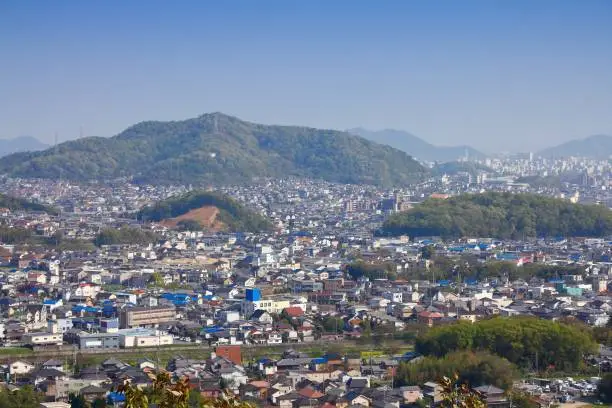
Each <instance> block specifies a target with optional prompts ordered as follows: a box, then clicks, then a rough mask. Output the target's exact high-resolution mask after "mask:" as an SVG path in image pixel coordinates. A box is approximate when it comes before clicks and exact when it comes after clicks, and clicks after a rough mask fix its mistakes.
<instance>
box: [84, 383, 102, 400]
mask: <svg viewBox="0 0 612 408" xmlns="http://www.w3.org/2000/svg"><path fill="white" fill-rule="evenodd" d="M106 392H107V391H106V390H105V389H104V388H102V387H96V386H95V385H88V386H86V387H83V388H81V389H80V390H79V394H80V395H82V396H83V398H85V400H86V401H89V402H93V401H94V400H96V399H104V398H105V397H106Z"/></svg>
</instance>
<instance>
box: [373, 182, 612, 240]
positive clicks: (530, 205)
mask: <svg viewBox="0 0 612 408" xmlns="http://www.w3.org/2000/svg"><path fill="white" fill-rule="evenodd" d="M381 232H382V233H383V234H388V235H401V234H407V235H409V236H412V237H414V236H441V237H445V238H456V237H463V236H477V237H496V238H524V237H555V236H566V237H567V236H597V237H601V236H605V235H608V234H610V233H612V211H610V210H609V209H608V207H607V206H601V205H581V204H573V203H571V202H569V201H566V200H561V199H556V198H550V197H544V196H540V195H535V194H513V193H498V192H487V193H483V194H462V195H459V196H456V197H451V198H449V199H446V200H440V199H429V200H426V201H425V202H423V203H421V204H419V205H418V206H416V207H414V208H412V209H410V210H408V211H405V212H400V213H396V214H392V215H391V216H389V217H388V218H387V220H386V221H385V222H384V224H383V227H382V230H381Z"/></svg>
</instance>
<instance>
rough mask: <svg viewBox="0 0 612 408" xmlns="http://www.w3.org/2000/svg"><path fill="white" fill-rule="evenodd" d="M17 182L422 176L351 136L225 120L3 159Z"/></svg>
mask: <svg viewBox="0 0 612 408" xmlns="http://www.w3.org/2000/svg"><path fill="white" fill-rule="evenodd" d="M0 172H2V173H8V174H10V175H12V176H26V177H40V178H59V177H60V175H63V177H70V178H72V179H76V180H90V179H98V180H104V179H112V178H117V177H128V176H134V177H135V180H136V181H142V182H150V183H154V184H159V183H176V182H181V183H194V184H205V183H226V184H227V183H230V182H236V181H249V180H252V179H253V177H287V176H298V177H307V178H314V179H323V180H328V181H333V182H341V183H352V184H375V185H405V184H407V183H409V182H412V181H414V180H415V179H418V178H420V177H421V176H422V175H423V174H424V173H425V169H424V168H423V167H422V166H421V165H420V164H418V163H417V162H416V161H415V160H414V159H412V158H411V157H410V156H409V155H407V154H406V153H404V152H402V151H400V150H396V149H393V148H391V147H389V146H383V145H379V144H376V143H373V142H371V141H368V140H366V139H364V138H361V137H358V136H353V135H350V134H348V133H346V132H338V131H333V130H320V129H312V128H306V127H295V126H265V125H258V124H254V123H247V122H243V121H241V120H239V119H237V118H234V117H230V116H227V115H223V114H220V113H213V114H206V115H202V116H200V117H197V118H193V119H188V120H184V121H174V122H142V123H139V124H137V125H134V126H132V127H130V128H128V129H126V130H125V131H124V132H122V133H121V134H119V135H117V136H115V137H112V138H102V137H88V138H82V139H78V140H73V141H69V142H66V143H62V144H60V145H58V146H56V147H54V148H52V149H48V150H45V151H43V152H28V153H17V154H13V155H9V156H7V157H4V158H3V160H2V163H0Z"/></svg>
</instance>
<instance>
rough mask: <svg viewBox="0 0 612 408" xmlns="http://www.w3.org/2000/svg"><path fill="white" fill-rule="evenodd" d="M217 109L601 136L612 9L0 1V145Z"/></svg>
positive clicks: (607, 4) (611, 64) (605, 3)
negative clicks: (26, 137) (12, 140)
mask: <svg viewBox="0 0 612 408" xmlns="http://www.w3.org/2000/svg"><path fill="white" fill-rule="evenodd" d="M214 111H221V112H225V113H229V114H232V115H236V116H238V117H240V118H243V119H246V120H250V121H255V122H261V123H270V124H272V123H274V124H296V125H308V126H315V127H327V128H336V129H345V128H350V127H356V126H363V127H366V128H370V129H381V128H397V129H403V130H407V131H409V132H411V133H414V134H416V135H417V136H420V137H422V138H424V139H426V140H428V141H430V142H432V143H435V144H459V143H468V144H472V145H474V146H475V147H479V148H481V149H483V150H485V151H495V150H505V151H529V150H536V149H538V148H541V147H544V146H547V145H550V144H556V143H559V142H562V141H566V140H569V139H573V138H578V137H585V136H588V135H591V134H597V133H606V134H612V1H610V0H601V1H598V0H575V1H563V0H505V1H495V0H482V1H476V0H473V1H472V0H449V1H441V0H439V1H438V0H418V1H417V0H398V1H383V0H381V1H372V0H368V1H365V0H364V1H359V0H346V1H342V0H333V1H331V0H322V1H315V0H304V1H297V0H279V1H267V0H245V1H231V0H218V1H214V2H213V1H204V0H198V1H187V0H177V1H168V0H162V1H155V0H130V1H123V0H122V1H109V0H106V1H95V0H86V1H84V0H79V1H69V0H60V1H47V0H44V1H43V0H41V1H28V0H2V1H0V137H4V138H7V137H14V136H18V135H32V136H36V137H38V138H39V139H41V140H44V141H47V142H52V141H53V135H54V133H55V132H57V133H58V134H59V139H60V141H62V140H66V139H71V138H76V137H78V136H79V133H80V131H79V129H80V128H81V127H82V129H83V132H84V134H85V135H86V136H90V135H96V136H112V135H114V134H116V133H118V132H120V131H121V130H123V129H124V128H126V127H127V126H129V125H131V124H134V123H136V122H139V121H143V120H150V119H154V120H176V119H184V118H189V117H194V116H197V115H200V114H202V113H205V112H214Z"/></svg>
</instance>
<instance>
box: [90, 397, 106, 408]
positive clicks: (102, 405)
mask: <svg viewBox="0 0 612 408" xmlns="http://www.w3.org/2000/svg"><path fill="white" fill-rule="evenodd" d="M91 406H92V408H106V407H107V404H106V400H105V399H104V398H96V399H95V400H94V401H93V403H92V404H91Z"/></svg>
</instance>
